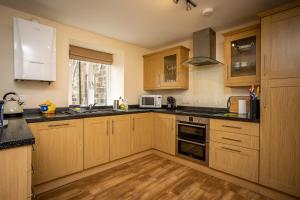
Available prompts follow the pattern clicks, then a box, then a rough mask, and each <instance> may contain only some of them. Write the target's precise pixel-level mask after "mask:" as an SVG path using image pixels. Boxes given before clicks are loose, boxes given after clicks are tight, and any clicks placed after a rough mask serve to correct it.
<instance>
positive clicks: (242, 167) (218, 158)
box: [209, 141, 258, 182]
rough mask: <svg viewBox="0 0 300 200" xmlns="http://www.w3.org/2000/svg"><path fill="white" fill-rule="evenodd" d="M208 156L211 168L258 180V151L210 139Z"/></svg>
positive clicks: (254, 180)
mask: <svg viewBox="0 0 300 200" xmlns="http://www.w3.org/2000/svg"><path fill="white" fill-rule="evenodd" d="M209 157H210V161H209V165H210V167H211V168H214V169H217V170H220V171H223V172H226V173H229V174H233V175H235V176H238V177H241V178H244V179H248V180H250V181H253V182H258V151H256V150H252V149H248V148H242V147H238V146H233V145H227V144H223V143H219V142H213V141H211V142H210V154H209Z"/></svg>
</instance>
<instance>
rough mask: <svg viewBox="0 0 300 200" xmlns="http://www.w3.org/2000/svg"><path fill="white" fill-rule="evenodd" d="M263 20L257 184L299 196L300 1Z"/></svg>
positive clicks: (266, 14) (273, 11) (264, 14)
mask: <svg viewBox="0 0 300 200" xmlns="http://www.w3.org/2000/svg"><path fill="white" fill-rule="evenodd" d="M260 16H261V17H262V20H261V21H262V55H261V56H262V58H263V59H262V93H261V130H260V131H261V138H260V178H259V182H260V184H263V185H265V186H268V187H271V188H274V189H277V190H279V191H282V192H285V193H288V194H290V195H293V196H296V197H300V170H299V169H300V131H299V130H300V123H299V122H300V116H299V112H300V57H299V49H300V26H299V24H300V3H299V2H298V1H297V2H293V3H291V4H287V5H285V6H283V7H278V8H276V9H274V10H271V11H266V12H263V13H261V14H260Z"/></svg>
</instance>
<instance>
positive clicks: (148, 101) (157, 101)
mask: <svg viewBox="0 0 300 200" xmlns="http://www.w3.org/2000/svg"><path fill="white" fill-rule="evenodd" d="M161 101H162V96H161V95H142V96H141V97H140V108H161Z"/></svg>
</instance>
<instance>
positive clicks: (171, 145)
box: [154, 113, 176, 155]
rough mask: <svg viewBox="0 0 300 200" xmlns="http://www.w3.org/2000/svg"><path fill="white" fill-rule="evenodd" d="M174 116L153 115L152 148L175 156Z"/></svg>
mask: <svg viewBox="0 0 300 200" xmlns="http://www.w3.org/2000/svg"><path fill="white" fill-rule="evenodd" d="M175 126H176V124H175V115H168V114H158V113H157V114H154V148H155V149H157V150H160V151H163V152H165V153H168V154H171V155H175V149H176V146H175V140H176V138H175V137H176V132H175V129H176V127H175Z"/></svg>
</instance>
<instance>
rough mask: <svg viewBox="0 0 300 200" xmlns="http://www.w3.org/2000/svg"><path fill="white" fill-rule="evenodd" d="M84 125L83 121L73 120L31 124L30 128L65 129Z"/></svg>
mask: <svg viewBox="0 0 300 200" xmlns="http://www.w3.org/2000/svg"><path fill="white" fill-rule="evenodd" d="M81 123H83V119H72V120H57V121H49V122H39V123H31V124H30V125H29V126H30V127H34V128H35V129H56V128H63V127H69V126H70V127H72V126H78V125H81Z"/></svg>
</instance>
